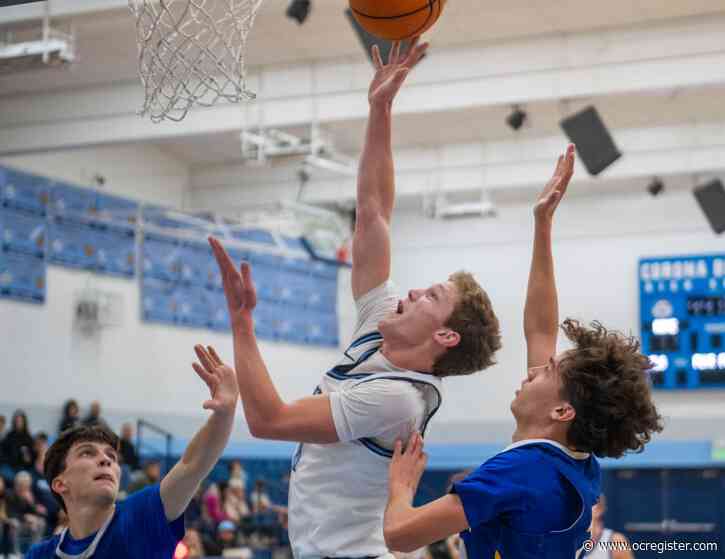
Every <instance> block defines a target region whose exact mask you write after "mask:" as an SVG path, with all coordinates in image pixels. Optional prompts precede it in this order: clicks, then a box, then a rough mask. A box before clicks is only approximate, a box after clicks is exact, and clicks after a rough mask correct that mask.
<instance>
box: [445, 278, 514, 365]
mask: <svg viewBox="0 0 725 559" xmlns="http://www.w3.org/2000/svg"><path fill="white" fill-rule="evenodd" d="M448 279H449V280H450V281H452V282H453V284H454V285H455V286H456V291H457V292H458V301H457V303H456V306H455V308H454V309H453V312H452V313H451V316H450V317H449V318H448V320H447V321H446V327H448V328H450V329H451V330H453V331H455V332H458V334H459V335H460V337H461V340H460V342H459V343H458V345H456V346H454V347H452V348H449V349H448V350H447V351H446V352H445V353H444V354H443V355H441V356H440V357H439V358H438V359H437V360H436V362H435V363H434V364H433V374H435V375H436V376H439V377H447V376H454V375H470V374H472V373H475V372H476V371H481V370H483V369H486V368H488V367H490V366H491V365H493V364H494V363H495V361H494V359H493V355H494V353H496V351H498V350H499V349H500V348H501V329H500V327H499V323H498V318H497V317H496V314H495V313H494V312H493V307H492V306H491V300H490V299H489V298H488V295H487V294H486V292H485V291H484V290H483V288H482V287H481V286H480V285H479V284H478V282H477V281H476V279H475V278H474V277H473V275H471V274H470V273H469V272H464V271H459V272H456V273H455V274H452V275H451V276H450V277H449V278H448Z"/></svg>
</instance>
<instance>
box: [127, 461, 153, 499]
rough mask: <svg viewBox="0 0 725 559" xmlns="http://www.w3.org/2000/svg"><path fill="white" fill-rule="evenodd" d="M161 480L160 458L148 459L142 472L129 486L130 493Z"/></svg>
mask: <svg viewBox="0 0 725 559" xmlns="http://www.w3.org/2000/svg"><path fill="white" fill-rule="evenodd" d="M160 481H161V463H160V462H159V461H158V460H147V461H146V463H144V465H143V472H142V474H141V475H140V476H139V477H138V479H136V480H135V481H134V482H133V483H131V485H129V487H128V492H129V493H136V491H140V490H141V489H143V488H144V487H148V486H149V485H154V484H156V483H159V482H160Z"/></svg>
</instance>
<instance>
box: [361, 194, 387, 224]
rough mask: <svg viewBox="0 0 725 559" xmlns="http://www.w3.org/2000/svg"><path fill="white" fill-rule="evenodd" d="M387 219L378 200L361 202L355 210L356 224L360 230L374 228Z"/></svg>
mask: <svg viewBox="0 0 725 559" xmlns="http://www.w3.org/2000/svg"><path fill="white" fill-rule="evenodd" d="M381 219H382V220H384V219H385V212H384V211H383V208H382V204H381V203H380V202H379V201H378V200H364V201H359V202H358V206H357V208H356V209H355V224H356V227H358V228H360V229H366V228H369V227H372V226H374V225H376V224H378V223H379V222H380V220H381Z"/></svg>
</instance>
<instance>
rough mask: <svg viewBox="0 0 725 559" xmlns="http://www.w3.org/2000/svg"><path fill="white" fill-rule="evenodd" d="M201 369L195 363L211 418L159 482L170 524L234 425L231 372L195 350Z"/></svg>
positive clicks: (212, 354) (235, 393) (210, 350)
mask: <svg viewBox="0 0 725 559" xmlns="http://www.w3.org/2000/svg"><path fill="white" fill-rule="evenodd" d="M194 349H195V350H196V354H197V356H198V357H199V360H200V361H201V365H199V364H198V363H194V365H193V367H194V370H195V371H196V372H197V374H198V375H199V376H200V377H201V378H202V380H203V381H204V382H206V384H207V386H208V387H209V391H210V393H211V399H209V400H207V401H206V402H204V409H207V410H211V411H212V414H211V417H209V419H208V420H207V422H206V424H205V425H204V426H203V427H202V428H201V430H200V431H199V432H197V434H196V435H195V436H194V438H193V439H192V440H191V443H189V446H188V447H187V448H186V451H185V452H184V455H183V456H182V457H181V460H179V462H177V463H176V465H175V466H174V467H173V468H171V471H170V472H169V473H168V474H167V475H166V477H165V478H164V479H163V480H161V489H160V492H161V502H162V503H163V505H164V512H165V513H166V518H167V520H169V521H173V520H176V519H177V518H179V516H181V515H182V514H183V512H184V510H186V507H187V506H188V505H189V502H190V501H191V498H192V497H193V496H194V493H196V490H197V489H198V488H199V484H200V483H201V482H202V480H203V479H204V478H205V477H206V476H208V475H209V472H211V470H212V468H213V467H214V464H216V463H217V461H218V460H219V457H220V456H221V454H222V452H223V451H224V448H225V447H226V446H227V443H228V442H229V435H230V434H231V432H232V426H233V425H234V411H235V409H236V407H237V399H238V396H239V390H238V389H237V381H236V379H235V378H234V371H232V370H231V369H230V368H229V367H227V366H226V365H224V364H223V363H222V361H221V359H219V356H218V355H217V354H216V352H215V351H214V348H212V347H209V348H208V350H205V349H204V348H203V347H202V346H196V347H195V348H194Z"/></svg>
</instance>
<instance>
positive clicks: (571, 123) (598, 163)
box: [560, 106, 622, 175]
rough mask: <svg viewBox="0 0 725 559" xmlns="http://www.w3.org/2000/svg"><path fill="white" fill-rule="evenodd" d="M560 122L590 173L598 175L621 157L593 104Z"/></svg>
mask: <svg viewBox="0 0 725 559" xmlns="http://www.w3.org/2000/svg"><path fill="white" fill-rule="evenodd" d="M560 124H561V127H562V129H563V130H564V132H565V133H566V135H567V136H568V137H569V139H570V140H571V141H572V143H574V144H575V145H576V151H577V153H578V154H579V158H580V159H581V161H582V163H583V164H584V166H585V167H586V169H587V171H588V172H589V174H590V175H598V174H599V173H601V172H602V171H604V169H606V168H607V167H609V166H610V165H611V164H612V163H614V162H615V161H616V160H617V159H619V158H620V157H622V153H621V152H620V151H619V150H618V149H617V146H616V145H614V140H613V139H612V136H611V134H610V133H609V130H607V127H606V126H605V125H604V122H603V121H602V118H601V117H600V116H599V112H597V109H595V108H594V107H593V106H589V107H587V108H586V109H584V110H582V111H579V112H578V113H576V114H573V115H571V116H569V117H567V118H565V119H564V120H562V121H561V123H560Z"/></svg>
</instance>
